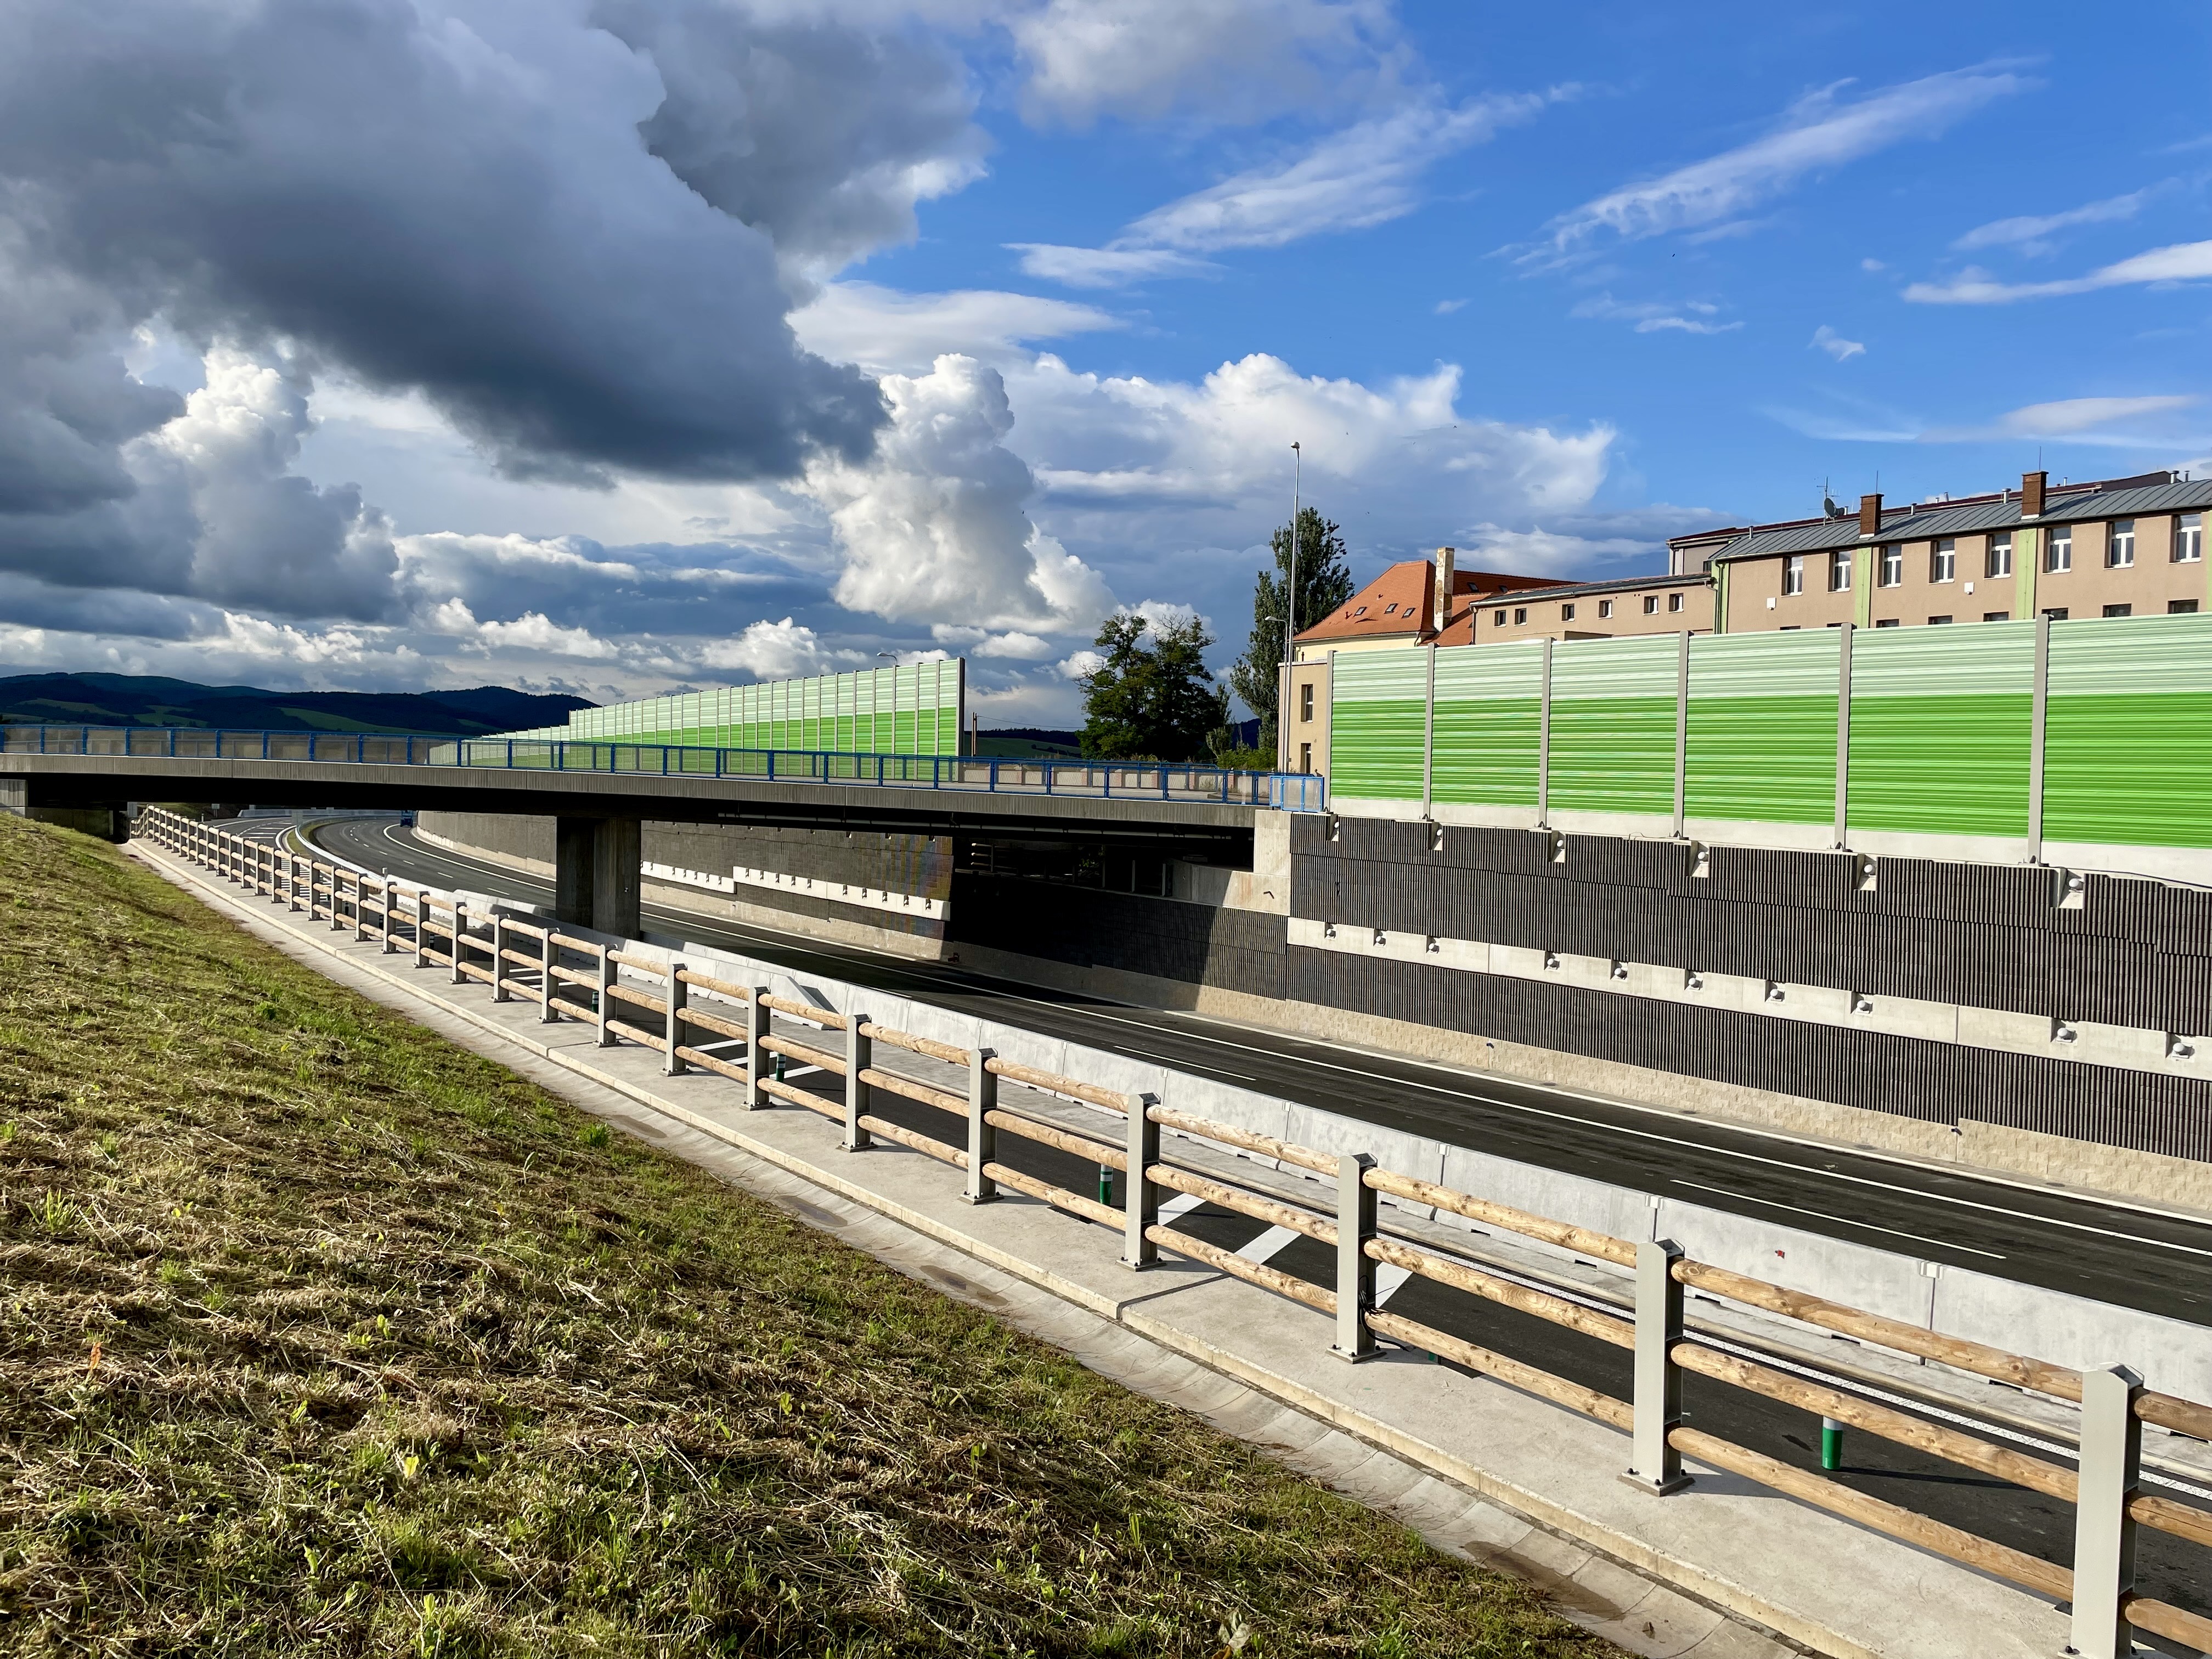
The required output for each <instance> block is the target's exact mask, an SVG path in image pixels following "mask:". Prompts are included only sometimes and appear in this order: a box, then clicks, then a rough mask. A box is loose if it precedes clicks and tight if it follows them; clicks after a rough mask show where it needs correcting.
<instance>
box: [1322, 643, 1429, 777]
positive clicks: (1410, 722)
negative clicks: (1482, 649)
mask: <svg viewBox="0 0 2212 1659" xmlns="http://www.w3.org/2000/svg"><path fill="white" fill-rule="evenodd" d="M1428 670H1429V653H1428V651H1427V650H1426V649H1425V648H1423V647H1415V648H1413V649H1411V650H1405V651H1355V652H1343V653H1339V654H1338V656H1337V658H1336V661H1335V665H1334V668H1333V669H1332V670H1331V673H1332V676H1333V678H1334V685H1333V687H1332V688H1331V690H1330V693H1329V708H1328V771H1329V790H1330V793H1333V794H1337V795H1343V796H1347V797H1350V798H1351V799H1358V800H1419V799H1420V798H1421V740H1422V737H1423V735H1424V732H1425V729H1426V726H1427V718H1428V716H1427V706H1428Z"/></svg>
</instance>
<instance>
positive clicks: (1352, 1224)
mask: <svg viewBox="0 0 2212 1659" xmlns="http://www.w3.org/2000/svg"><path fill="white" fill-rule="evenodd" d="M1374 1167H1375V1160H1374V1159H1373V1158H1370V1157H1368V1155H1367V1154H1366V1153H1364V1152H1346V1153H1345V1154H1344V1155H1343V1156H1342V1157H1340V1158H1338V1159H1337V1161H1336V1346H1335V1348H1334V1352H1335V1354H1336V1357H1337V1358H1339V1359H1348V1360H1354V1361H1357V1360H1361V1359H1372V1358H1374V1357H1375V1352H1376V1349H1375V1333H1374V1332H1373V1331H1371V1330H1370V1329H1368V1328H1367V1316H1368V1315H1369V1314H1370V1313H1371V1312H1373V1311H1374V1309H1375V1261H1374V1258H1373V1257H1371V1256H1370V1255H1368V1254H1367V1241H1368V1240H1369V1239H1370V1238H1372V1237H1375V1232H1376V1216H1375V1189H1374V1188H1372V1187H1370V1186H1369V1185H1368V1184H1367V1172H1368V1171H1369V1170H1371V1169H1373V1168H1374Z"/></svg>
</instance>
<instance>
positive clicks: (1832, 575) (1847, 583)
mask: <svg viewBox="0 0 2212 1659" xmlns="http://www.w3.org/2000/svg"><path fill="white" fill-rule="evenodd" d="M1850 591H1851V556H1850V554H1849V553H1831V554H1829V555H1828V592H1831V593H1848V592H1850Z"/></svg>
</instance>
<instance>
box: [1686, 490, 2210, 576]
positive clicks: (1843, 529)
mask: <svg viewBox="0 0 2212 1659" xmlns="http://www.w3.org/2000/svg"><path fill="white" fill-rule="evenodd" d="M2118 483H2120V484H2121V485H2123V486H2129V487H2123V488H2113V487H2112V486H2111V485H2108V484H2099V483H2092V484H2076V485H2074V486H2072V487H2070V488H2060V489H2052V490H2051V491H2050V492H2049V493H2047V494H2046V495H2045V497H2044V501H2043V514H2042V516H2041V517H2040V518H2036V519H2027V518H2023V517H2022V516H2021V510H2020V508H2021V501H2020V492H2019V491H2018V490H2007V491H2005V492H2004V493H2003V494H2002V495H1977V496H1973V497H1972V498H1970V499H1968V500H1966V501H1929V502H1915V503H1913V504H1912V505H1911V506H1909V507H1886V508H1884V509H1883V511H1882V515H1881V532H1880V533H1879V534H1878V535H1873V536H1862V535H1861V534H1859V520H1858V515H1857V513H1853V514H1851V515H1850V517H1848V518H1838V519H1810V520H1801V521H1799V522H1796V523H1793V524H1773V525H1757V526H1753V527H1752V528H1751V529H1748V530H1746V531H1745V532H1742V533H1741V535H1739V536H1738V537H1737V538H1735V540H1734V541H1732V542H1730V543H1729V544H1727V545H1726V546H1725V547H1723V548H1721V549H1720V550H1718V551H1717V552H1716V553H1715V554H1714V555H1713V556H1712V562H1714V563H1716V564H1718V563H1722V562H1734V561H1735V560H1738V559H1760V558H1771V557H1772V556H1774V555H1776V554H1778V553H1823V552H1828V551H1831V550H1834V549H1837V548H1844V547H1857V546H1858V545H1859V544H1860V543H1862V542H1877V541H1880V542H1917V541H1930V540H1934V539H1936V538H1940V537H1945V536H1968V535H1974V534H1978V533H1979V532H1983V531H1988V530H2010V529H2015V528H2016V527H2018V526H2021V525H2024V524H2035V525H2045V524H2071V523H2075V522H2076V521H2078V520H2095V519H2132V518H2137V517H2142V516H2144V515H2148V514H2154V513H2185V512H2188V511H2190V510H2191V509H2192V508H2199V507H2212V479H2198V480H2196V481H2194V482H2189V481H2185V480H2176V481H2173V482H2171V483H2155V484H2140V483H2135V482H2134V481H2133V480H2131V479H2122V480H2119V481H2118ZM1685 539H1700V538H1685Z"/></svg>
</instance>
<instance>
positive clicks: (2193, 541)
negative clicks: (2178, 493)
mask: <svg viewBox="0 0 2212 1659" xmlns="http://www.w3.org/2000/svg"><path fill="white" fill-rule="evenodd" d="M2203 556H2204V515H2203V513H2179V514H2177V515H2176V516H2175V518H2174V520H2173V562H2174V563H2176V564H2195V563H2196V562H2197V561H2198V560H2200V559H2202V558H2203Z"/></svg>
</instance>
